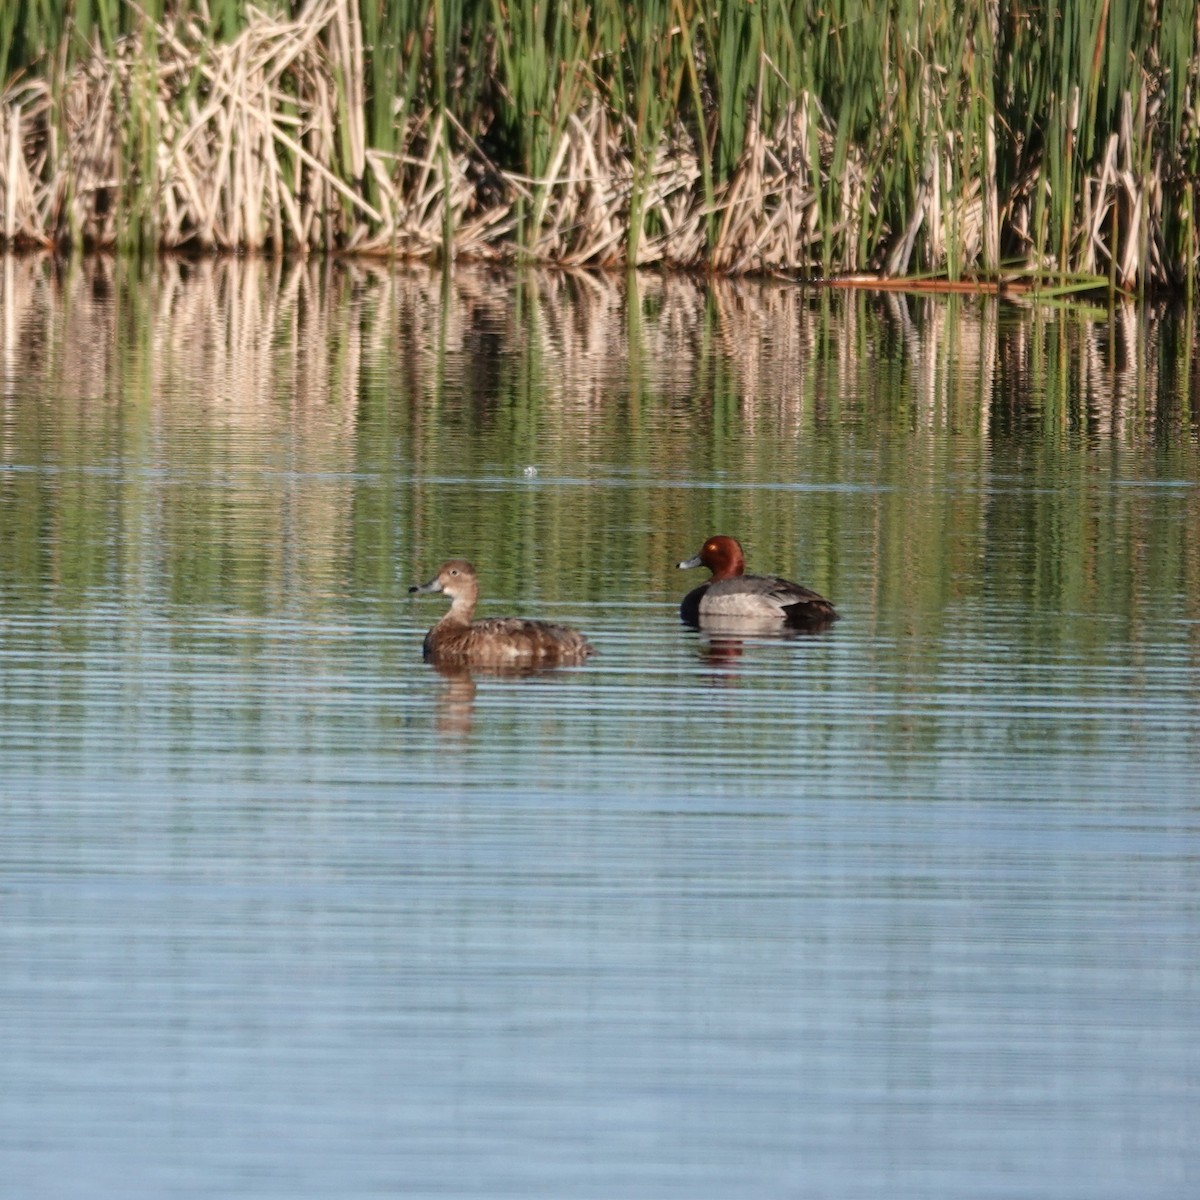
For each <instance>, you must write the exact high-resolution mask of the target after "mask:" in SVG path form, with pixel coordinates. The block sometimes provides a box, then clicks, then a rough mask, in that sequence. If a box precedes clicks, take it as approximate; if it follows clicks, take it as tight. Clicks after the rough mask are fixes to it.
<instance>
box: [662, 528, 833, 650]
mask: <svg viewBox="0 0 1200 1200" xmlns="http://www.w3.org/2000/svg"><path fill="white" fill-rule="evenodd" d="M679 566H680V568H681V569H682V568H687V567H700V566H704V567H708V569H709V570H710V571H711V572H712V578H711V579H709V580H708V582H707V583H702V584H701V585H700V586H699V587H696V588H693V589H692V590H691V591H690V592H688V594H687V595H686V596H684V598H683V602H682V603H681V604H680V606H679V615H680V617H681V619H682V620H684V621H686V622H687V623H688V624H689V625H702V624H704V622H705V621H706V620H719V621H736V620H743V619H744V620H747V621H753V622H755V623H762V622H773V621H777V622H779V623H780V624H781V625H788V626H792V627H810V628H811V627H816V626H821V625H828V624H829V623H830V622H831V621H836V620H838V612H837V610H836V609H835V608H834V607H833V605H832V604H830V603H829V601H828V600H826V599H825V597H824V596H822V595H820V594H819V593H818V592H814V591H813V590H812V588H807V587H805V586H804V585H803V584H800V583H793V582H792V581H791V580H790V579H781V578H780V577H779V576H778V575H747V574H746V573H745V571H746V559H745V556H744V555H743V553H742V547H741V546H740V545H739V544H738V542H737V540H736V539H734V538H731V537H726V536H724V535H723V534H718V535H716V536H715V537H710V538H709V539H708V540H707V541H706V542H705V543H704V545H703V546H702V547H701V548H700V552H699V553H698V554H697V555H695V556H694V557H693V558H689V559H685V560H684V561H683V562H681V563H680V564H679Z"/></svg>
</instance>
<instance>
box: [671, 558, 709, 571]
mask: <svg viewBox="0 0 1200 1200" xmlns="http://www.w3.org/2000/svg"><path fill="white" fill-rule="evenodd" d="M675 565H676V567H677V568H678V569H679V570H680V571H686V570H687V569H688V568H689V567H701V566H703V565H704V564H703V563H702V562H701V561H700V555H698V554H693V555H692V557H691V558H685V559H684V560H683V562H681V563H676V564H675Z"/></svg>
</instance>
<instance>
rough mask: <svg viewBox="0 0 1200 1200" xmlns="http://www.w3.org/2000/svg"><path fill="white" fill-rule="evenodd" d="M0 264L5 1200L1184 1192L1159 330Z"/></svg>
mask: <svg viewBox="0 0 1200 1200" xmlns="http://www.w3.org/2000/svg"><path fill="white" fill-rule="evenodd" d="M2 280H3V291H2V292H0V300H2V302H3V307H2V310H0V318H2V329H0V333H2V337H3V343H2V348H3V353H2V356H0V401H2V404H0V416H2V418H3V421H2V425H0V914H2V920H0V968H2V969H0V1162H2V1163H3V1167H2V1169H0V1194H2V1195H4V1196H5V1197H7V1196H12V1197H33V1196H37V1197H51V1198H52V1197H89V1198H91V1197H108V1196H112V1197H163V1196H212V1197H230V1196H238V1197H255V1198H257V1197H281V1198H284V1197H287V1198H298V1197H328V1196H343V1197H365V1196H413V1197H419V1196H480V1197H490V1196H514V1197H518V1196H519V1197H555V1198H559V1197H561V1198H566V1197H598V1198H608V1197H618V1196H627V1197H650V1198H655V1197H664V1198H666V1197H687V1198H701V1197H720V1198H724V1197H732V1196H797V1197H801V1196H802V1197H829V1198H831V1200H854V1198H857V1197H863V1198H864V1200H866V1198H870V1200H877V1198H878V1197H883V1196H886V1197H892V1198H897V1197H899V1198H904V1197H912V1198H914V1200H916V1198H921V1200H925V1198H935V1197H945V1198H947V1200H950V1198H963V1197H1005V1198H1012V1197H1031V1198H1033V1197H1036V1198H1047V1197H1070V1198H1075V1197H1080V1198H1084V1197H1086V1198H1088V1200H1097V1198H1103V1197H1130V1198H1134V1197H1138V1198H1145V1197H1169V1198H1175V1197H1185V1196H1190V1195H1195V1194H1198V1192H1200V1137H1197V1130H1198V1129H1200V783H1198V780H1200V539H1198V538H1197V536H1196V531H1197V529H1198V528H1200V448H1198V428H1200V427H1198V420H1197V414H1196V411H1195V409H1194V407H1193V405H1194V400H1193V397H1194V396H1195V395H1196V385H1195V382H1194V380H1195V378H1196V366H1197V364H1196V349H1195V345H1194V331H1193V329H1192V328H1191V326H1190V325H1189V324H1188V323H1187V321H1186V320H1184V319H1181V318H1176V317H1174V316H1172V315H1170V314H1168V313H1165V312H1157V311H1134V310H1129V311H1122V312H1118V313H1116V314H1105V313H1093V312H1089V311H1083V310H1069V309H1048V310H1039V309H1036V308H1015V307H997V306H995V305H993V304H990V303H982V302H975V301H963V300H959V299H951V300H932V301H920V302H916V301H908V300H903V299H898V298H884V299H879V298H875V297H851V298H848V299H842V298H838V297H830V296H813V295H810V294H805V293H800V292H797V291H795V290H794V289H789V288H785V287H782V286H777V285H757V284H742V285H719V286H716V287H714V288H713V289H712V290H705V289H703V288H698V287H696V286H695V285H694V284H692V283H690V282H687V281H675V280H662V279H646V280H642V281H639V282H638V283H637V284H636V285H635V290H633V291H627V290H626V289H625V287H624V286H618V285H617V284H616V283H614V282H611V281H608V280H603V279H595V278H587V277H580V278H568V277H554V276H540V275H530V276H509V275H503V274H498V273H487V272H478V271H465V270H464V271H460V272H459V273H457V274H456V275H455V276H454V278H453V279H451V280H449V281H443V280H441V279H440V278H438V277H437V276H434V275H429V274H423V273H416V274H406V273H390V272H387V271H378V272H375V271H370V270H365V269H364V270H352V271H339V272H333V273H323V272H322V271H321V270H320V269H318V268H316V267H308V266H305V267H298V268H288V269H281V268H274V267H269V266H267V265H265V264H258V263H253V262H251V263H242V264H224V265H212V264H207V265H203V266H199V267H195V266H192V267H188V266H184V265H179V264H167V265H165V266H156V267H154V268H153V269H152V270H147V271H146V272H145V273H144V274H140V275H139V274H136V273H134V272H130V271H126V270H123V269H117V268H114V267H113V266H112V265H111V264H104V263H86V264H81V265H76V266H73V267H69V268H68V267H61V268H57V269H51V268H50V267H49V266H48V265H46V264H42V263H37V262H32V261H22V262H13V261H11V260H9V261H7V262H5V263H3V275H2ZM714 532H729V533H735V534H737V535H739V536H740V537H742V539H743V541H744V542H745V544H746V547H747V552H748V556H749V558H750V561H751V566H752V568H758V569H762V570H770V571H775V572H779V573H782V574H785V575H788V576H790V577H792V578H798V579H801V580H802V581H803V582H806V583H808V584H810V585H811V586H813V587H815V588H817V589H818V590H820V591H822V592H823V593H825V594H827V595H829V596H830V597H831V598H832V599H834V600H835V602H836V603H837V604H838V606H839V608H840V609H841V611H842V612H843V614H844V619H843V620H842V621H841V622H840V623H839V624H838V625H836V626H835V627H834V628H833V629H831V630H830V631H828V632H827V633H824V634H821V635H818V636H812V637H796V638H791V639H781V638H772V637H749V638H733V637H722V636H716V635H711V634H708V633H704V632H695V631H690V630H687V629H685V628H683V627H682V626H681V625H680V624H679V622H678V618H677V614H676V606H677V604H678V600H679V598H680V597H681V596H682V594H683V592H684V591H685V590H687V588H688V587H690V586H693V585H694V584H695V583H696V582H698V579H697V577H696V575H695V573H689V574H684V573H682V572H678V571H676V570H675V569H674V563H675V562H676V561H678V560H679V559H681V558H683V557H686V556H689V555H691V554H692V553H694V552H695V550H696V549H697V548H698V546H699V544H700V542H701V540H702V539H703V538H704V537H705V536H706V535H707V534H710V533H714ZM451 555H462V556H468V557H471V558H472V559H473V560H474V561H475V562H476V564H477V566H478V568H479V570H480V574H481V578H482V582H483V587H484V593H485V600H484V605H483V607H482V611H484V612H488V613H503V612H518V611H519V612H521V613H523V614H528V615H533V616H543V617H548V618H552V619H557V620H566V621H569V622H571V623H573V624H576V625H578V626H579V627H581V628H583V629H585V630H586V631H587V632H588V633H589V635H590V636H591V637H592V639H593V641H594V642H595V644H596V645H597V646H598V648H599V650H600V654H599V656H598V657H597V658H595V659H594V660H592V661H591V662H590V663H589V664H588V665H586V666H585V667H583V668H580V669H575V670H567V671H560V672H557V673H553V674H549V675H543V676H537V677H533V678H528V679H507V678H495V677H489V676H476V677H475V678H445V677H443V676H442V675H440V674H438V673H437V672H436V671H434V670H433V669H431V668H430V667H428V666H426V665H425V664H424V663H423V662H422V661H421V655H420V643H421V638H422V636H423V634H424V631H425V630H426V629H427V628H428V626H429V625H430V624H432V622H433V621H434V620H436V618H437V616H438V615H439V614H440V613H441V612H442V611H443V610H444V607H445V603H444V601H443V600H442V599H441V598H440V597H420V598H412V599H410V598H409V596H408V595H407V585H408V584H409V583H411V582H416V581H418V580H424V579H427V578H428V577H429V576H430V575H431V574H432V573H433V571H434V568H435V567H436V566H437V564H438V562H439V561H441V559H443V558H446V557H449V556H451Z"/></svg>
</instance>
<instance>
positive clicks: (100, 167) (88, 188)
mask: <svg viewBox="0 0 1200 1200" xmlns="http://www.w3.org/2000/svg"><path fill="white" fill-rule="evenodd" d="M11 7H12V6H10V8H11ZM60 7H61V11H58V10H56V8H55V6H54V5H53V4H47V5H44V6H43V5H27V6H16V8H15V9H13V12H10V13H9V15H8V16H6V17H5V18H2V19H0V70H3V71H5V72H6V74H7V75H8V77H9V78H8V83H7V87H6V88H5V90H4V93H3V98H2V100H3V103H2V106H0V133H2V135H3V136H2V139H0V151H2V153H0V219H2V221H3V228H2V229H0V234H2V235H3V237H4V239H5V240H6V241H7V242H9V243H33V244H37V243H41V244H49V243H54V242H62V241H64V240H69V241H73V242H86V243H91V244H96V245H130V246H132V245H158V246H167V247H174V246H185V245H187V246H194V247H209V246H211V247H221V248H228V249H233V248H251V249H253V248H260V247H270V248H274V249H276V250H280V249H283V248H287V247H291V248H297V249H307V250H317V249H328V248H336V249H341V250H348V251H358V252H361V253H377V254H384V253H386V254H400V255H407V256H433V255H439V254H440V255H445V256H467V255H473V256H482V257H498V256H504V257H511V256H521V257H525V258H533V259H537V260H547V261H556V262H560V263H564V264H592V265H595V264H618V263H630V262H632V263H652V262H658V263H667V264H671V265H675V266H689V267H690V266H698V265H703V266H707V267H711V268H714V269H717V270H720V271H727V272H743V271H759V270H788V271H801V272H804V273H806V274H819V275H823V276H830V275H835V274H838V273H844V272H854V271H860V270H872V271H878V272H882V273H884V274H887V275H892V276H896V275H913V274H926V275H928V274H936V275H939V276H946V277H949V278H950V279H957V278H960V277H963V276H983V277H986V278H988V279H991V280H998V279H1002V278H1011V277H1012V276H1013V275H1034V276H1036V277H1038V278H1040V279H1041V280H1042V282H1043V285H1048V284H1050V283H1051V282H1052V281H1061V280H1063V279H1064V278H1066V277H1071V278H1072V279H1073V280H1075V281H1076V282H1078V281H1083V282H1089V283H1091V284H1093V285H1094V284H1095V283H1097V282H1100V283H1104V282H1107V283H1109V284H1110V285H1116V286H1121V287H1134V286H1138V285H1145V284H1153V283H1173V284H1188V285H1190V284H1191V283H1192V281H1193V278H1194V272H1195V268H1196V264H1197V261H1198V254H1200V238H1198V235H1197V232H1196V220H1195V207H1196V203H1197V200H1198V199H1200V197H1198V196H1197V183H1196V180H1197V178H1198V177H1200V117H1198V116H1197V108H1196V105H1195V103H1194V94H1195V92H1196V90H1197V87H1198V86H1200V22H1198V21H1197V20H1196V18H1195V8H1194V6H1189V5H1177V4H1165V5H1160V6H1157V7H1155V8H1152V9H1150V10H1145V9H1144V6H1141V5H1138V4H1134V3H1132V2H1131V0H1083V2H1082V3H1071V4H1067V3H1066V0H1048V2H1047V3H1045V4H1042V5H1040V6H1034V7H1032V8H1030V7H1029V6H1025V7H1023V8H1011V7H1007V6H1005V5H1002V4H1000V3H998V2H997V3H988V4H984V5H980V6H976V7H975V8H972V9H969V10H968V11H965V12H964V11H963V10H962V9H961V7H960V6H954V5H951V4H948V3H940V4H935V5H933V6H930V5H929V4H927V3H919V2H918V0H897V3H894V4H892V5H890V6H888V7H887V9H886V11H885V12H880V13H879V14H878V16H877V19H876V18H874V17H873V18H872V19H864V16H863V12H862V11H861V6H859V5H857V4H853V3H851V2H850V0H832V3H829V4H823V5H815V4H812V3H810V2H807V0H762V2H761V3H758V4H753V5H747V4H727V3H720V4H717V5H716V6H711V5H701V4H698V3H696V0H643V2H642V3H640V4H638V5H633V6H630V5H626V4H619V3H617V2H616V0H595V2H593V3H590V4H587V5H584V4H582V3H579V2H577V0H564V2H563V3H560V4H554V5H546V4H544V3H542V2H541V0H518V2H517V3H515V4H510V5H495V4H493V3H490V2H486V0H454V2H453V3H450V2H447V0H384V2H383V3H366V2H365V0H364V2H362V3H359V2H358V0H308V2H307V3H304V4H302V5H299V6H297V7H296V9H295V12H294V15H291V16H288V17H283V16H275V15H271V14H270V13H269V12H263V11H260V10H259V9H257V8H250V7H243V5H241V4H240V3H237V2H236V0H226V2H225V3H223V4H220V5H217V6H214V5H211V4H205V3H201V2H200V0H177V2H176V3H175V4H174V5H171V6H170V7H169V9H168V16H167V17H165V18H164V19H163V20H162V21H161V22H158V23H155V22H153V21H151V20H149V19H148V18H147V17H145V16H144V15H142V13H141V12H140V10H139V9H137V8H135V7H134V6H131V5H126V4H117V3H115V0H95V3H94V4H93V5H91V6H89V7H88V8H87V9H86V10H83V11H82V12H77V11H76V10H74V9H71V8H68V7H67V6H65V5H64V6H60ZM6 11H7V10H6ZM68 18H70V19H78V20H80V21H82V22H84V27H82V28H75V27H74V26H72V25H71V24H70V20H69V19H68ZM88 20H90V21H91V22H92V28H87V27H86V25H87V22H88ZM118 35H123V36H118Z"/></svg>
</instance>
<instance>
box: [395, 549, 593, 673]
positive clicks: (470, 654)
mask: <svg viewBox="0 0 1200 1200" xmlns="http://www.w3.org/2000/svg"><path fill="white" fill-rule="evenodd" d="M408 590H409V591H410V592H445V594H446V595H447V596H449V597H450V602H451V603H450V611H449V612H448V613H447V614H446V615H445V616H444V617H443V618H442V619H441V620H440V621H439V622H438V623H437V624H436V625H435V626H434V627H433V628H432V629H431V630H430V631H429V632H428V633H427V634H426V635H425V657H426V659H428V660H429V661H430V662H433V663H437V664H438V665H440V666H451V667H457V666H463V667H472V666H473V667H509V668H517V669H521V668H537V667H554V666H570V665H574V664H576V663H581V662H583V661H584V659H586V658H587V657H588V656H589V655H591V654H594V653H595V650H594V649H593V648H592V646H591V645H590V644H589V643H588V640H587V638H585V637H584V636H583V634H582V633H579V632H577V631H576V630H574V629H568V628H567V627H566V626H565V625H552V624H551V623H550V622H548V621H531V620H526V619H525V618H524V617H484V618H483V619H481V620H479V621H472V620H471V615H472V614H473V613H474V611H475V605H476V603H477V602H478V600H479V578H478V576H477V575H476V574H475V568H474V567H473V566H472V565H471V564H470V563H469V562H467V560H466V559H465V558H452V559H450V560H449V561H448V562H444V563H442V565H441V566H440V567H438V573H437V574H436V575H435V576H434V577H433V578H432V579H431V580H430V581H429V582H428V583H422V584H420V585H419V586H418V585H416V584H414V585H413V586H412V587H410V588H409V589H408Z"/></svg>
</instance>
